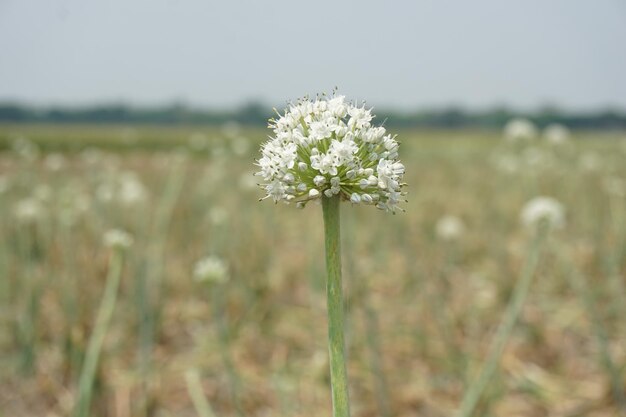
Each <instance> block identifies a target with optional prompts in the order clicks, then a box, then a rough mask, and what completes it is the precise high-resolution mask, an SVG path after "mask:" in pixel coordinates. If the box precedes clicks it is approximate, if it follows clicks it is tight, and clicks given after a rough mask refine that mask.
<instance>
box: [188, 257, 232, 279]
mask: <svg viewBox="0 0 626 417" xmlns="http://www.w3.org/2000/svg"><path fill="white" fill-rule="evenodd" d="M193 277H194V279H195V280H196V281H198V282H213V283H222V282H226V281H228V278H229V275H228V265H226V263H225V262H224V261H223V260H222V259H220V258H218V257H217V256H213V255H211V256H207V257H206V258H202V259H200V260H199V261H198V262H196V265H195V266H194V268H193Z"/></svg>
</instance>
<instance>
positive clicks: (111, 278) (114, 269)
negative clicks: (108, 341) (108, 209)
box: [74, 249, 123, 417]
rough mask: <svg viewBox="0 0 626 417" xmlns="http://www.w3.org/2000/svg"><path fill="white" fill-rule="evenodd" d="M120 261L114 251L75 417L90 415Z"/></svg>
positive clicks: (82, 376) (114, 295)
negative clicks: (94, 385)
mask: <svg viewBox="0 0 626 417" xmlns="http://www.w3.org/2000/svg"><path fill="white" fill-rule="evenodd" d="M122 260H123V255H122V250H121V249H114V251H113V255H112V257H111V263H110V266H109V273H108V276H107V280H106V284H105V285H106V286H105V289H104V294H103V296H102V301H101V302H100V307H99V309H98V314H97V316H96V323H95V326H94V329H93V333H92V334H91V338H90V339H89V345H88V346H87V353H86V355H85V362H84V364H83V368H82V370H81V374H80V379H79V382H78V402H77V404H76V408H75V410H74V416H76V417H87V416H89V414H90V413H89V408H90V405H91V397H92V393H93V384H94V380H95V376H96V369H97V368H98V361H99V359H100V351H101V350H102V345H103V343H104V338H105V336H106V333H107V330H108V328H109V323H110V322H111V317H112V316H113V310H114V308H115V303H116V300H117V290H118V288H119V286H120V278H121V275H122Z"/></svg>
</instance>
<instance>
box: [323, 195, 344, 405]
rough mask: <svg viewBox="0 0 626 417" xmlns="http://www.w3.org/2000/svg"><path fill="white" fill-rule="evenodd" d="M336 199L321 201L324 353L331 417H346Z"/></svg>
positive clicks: (337, 197)
mask: <svg viewBox="0 0 626 417" xmlns="http://www.w3.org/2000/svg"><path fill="white" fill-rule="evenodd" d="M339 203H340V200H339V196H333V197H330V198H328V197H322V209H323V212H324V235H325V242H326V272H327V281H326V297H327V303H328V351H329V354H330V385H331V390H332V399H333V417H349V416H350V405H349V401H348V375H347V372H346V349H345V342H344V324H343V323H344V319H343V295H342V284H341V250H340V249H341V245H340V237H339V236H340V233H339Z"/></svg>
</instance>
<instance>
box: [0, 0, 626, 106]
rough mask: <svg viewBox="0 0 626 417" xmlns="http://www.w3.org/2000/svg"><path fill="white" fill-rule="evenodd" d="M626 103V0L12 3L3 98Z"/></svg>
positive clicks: (1, 13) (2, 66)
mask: <svg viewBox="0 0 626 417" xmlns="http://www.w3.org/2000/svg"><path fill="white" fill-rule="evenodd" d="M334 86H338V87H339V90H340V92H341V93H343V94H345V95H347V96H348V97H350V98H352V99H365V100H367V103H368V104H369V105H372V106H374V107H379V108H380V107H386V108H388V107H394V108H402V109H417V108H425V107H430V106H446V105H461V106H465V107H468V108H470V109H471V108H484V107H488V106H492V105H495V104H501V103H504V104H508V105H511V106H514V107H517V108H521V109H531V108H534V107H536V106H539V105H542V104H547V103H550V104H558V105H560V106H562V107H565V108H567V109H572V110H584V109H594V108H599V107H607V106H616V107H619V108H621V109H626V1H624V0H588V1H582V0H524V1H519V0H517V1H508V0H476V1H462V0H458V1H446V0H432V1H409V0H405V1H393V0H390V1H380V0H378V1H374V0H358V1H357V0H351V1H339V0H336V1H328V0H316V1H306V2H304V1H297V0H289V1H287V0H277V1H261V0H256V1H255V0H246V1H244V0H240V1H235V0H231V1H210V0H0V101H6V100H18V101H21V102H26V103H34V104H40V105H50V104H69V105H71V104H94V103H102V102H120V101H124V102H127V103H130V104H137V105H160V104H167V103H171V102H173V101H175V100H176V101H181V102H186V103H188V104H190V105H194V106H203V107H208V106H210V107H222V106H229V107H230V106H236V105H239V104H242V103H245V102H246V101H247V100H249V99H258V100H263V101H265V102H267V103H269V104H276V105H280V104H283V103H284V102H285V101H286V100H288V99H296V98H298V97H299V96H302V95H304V94H306V93H312V94H314V93H316V92H324V91H327V92H329V91H330V90H332V88H333V87H334Z"/></svg>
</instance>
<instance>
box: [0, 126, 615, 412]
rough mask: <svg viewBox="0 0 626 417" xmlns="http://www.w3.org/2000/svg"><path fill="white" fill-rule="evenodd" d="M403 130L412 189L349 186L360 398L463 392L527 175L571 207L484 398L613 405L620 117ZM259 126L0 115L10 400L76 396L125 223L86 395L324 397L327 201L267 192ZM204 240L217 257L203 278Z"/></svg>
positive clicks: (504, 289) (230, 403) (125, 401)
mask: <svg viewBox="0 0 626 417" xmlns="http://www.w3.org/2000/svg"><path fill="white" fill-rule="evenodd" d="M391 130H392V131H393V129H391ZM396 133H398V134H399V136H398V139H399V140H400V141H401V143H402V145H401V148H400V157H401V160H402V162H403V163H404V164H405V166H406V167H407V174H406V177H405V179H406V180H407V182H408V183H409V188H408V190H409V195H408V200H409V202H408V204H406V205H405V206H404V207H405V208H406V213H401V214H397V215H395V216H391V215H387V214H385V213H383V212H380V211H377V210H373V209H372V208H369V207H356V206H355V207H351V205H350V204H348V203H346V204H343V206H342V212H343V214H342V239H343V248H342V249H343V256H344V274H345V278H344V279H345V286H346V296H347V298H348V300H347V317H348V333H347V341H348V351H349V367H348V372H349V376H350V387H351V393H352V403H353V404H352V405H353V413H354V415H355V416H363V417H366V416H450V415H452V414H453V412H454V410H455V409H457V407H458V405H459V401H460V399H461V397H462V394H463V392H464V391H465V390H466V388H467V387H468V385H469V384H471V383H472V381H473V379H474V378H475V376H476V374H477V371H478V369H479V367H480V365H481V363H482V362H483V360H484V358H485V356H486V350H487V348H488V345H489V342H490V341H491V338H492V336H493V333H494V329H495V328H496V326H497V325H498V323H499V322H500V320H501V318H502V314H503V312H504V310H505V307H506V305H507V303H508V300H509V296H510V293H511V290H512V288H513V286H514V284H515V282H516V281H517V279H518V277H519V275H520V273H521V270H522V268H523V265H524V263H525V259H526V257H527V255H528V247H529V244H530V241H531V239H532V234H531V233H529V232H528V230H525V229H524V228H523V226H522V225H521V224H520V211H521V208H522V206H523V205H524V203H526V202H527V201H528V200H529V199H531V198H533V197H536V196H538V195H545V196H551V197H554V198H556V199H557V200H559V201H560V202H561V203H562V204H563V205H564V207H565V213H566V223H565V226H564V227H563V228H562V229H560V230H556V231H555V232H554V233H553V234H552V235H551V237H550V240H549V242H548V244H547V246H546V247H545V248H544V249H545V250H544V251H543V252H542V254H541V257H540V264H539V268H538V270H537V272H536V276H535V279H534V281H533V285H532V287H531V292H530V295H529V298H528V301H527V303H526V304H525V306H524V309H523V313H522V316H521V319H520V322H519V324H518V326H517V327H516V330H515V332H514V335H513V337H512V338H511V340H510V342H509V344H508V346H507V348H506V350H505V352H504V356H503V358H502V361H501V366H500V368H499V370H498V372H497V374H496V377H495V378H494V380H493V381H492V382H491V383H490V384H489V388H488V391H487V393H486V395H485V397H484V398H483V400H482V401H481V402H480V404H479V408H478V411H477V413H476V414H475V415H477V416H478V415H480V416H555V417H556V416H559V417H561V416H562V417H566V416H571V417H574V416H616V415H619V414H618V413H619V401H623V395H624V393H623V392H622V393H621V394H619V393H618V395H616V393H615V391H614V389H613V388H614V386H615V384H616V381H620V380H621V383H622V387H623V383H624V367H625V366H626V326H625V324H624V319H623V317H624V316H625V314H626V303H625V302H624V300H625V298H624V296H625V294H626V291H625V283H624V276H625V274H626V163H625V162H626V136H624V133H623V132H619V131H615V132H610V131H606V132H603V131H587V132H586V131H575V132H574V133H573V134H572V137H571V138H568V140H566V141H562V142H561V141H556V142H554V141H553V142H550V141H549V140H546V139H545V138H543V137H538V138H536V139H534V140H529V141H522V142H519V141H518V142H507V141H505V140H503V138H502V134H501V133H500V132H496V131H487V130H470V129H464V130H463V129H458V130H436V131H434V130H433V131H428V130H415V129H413V130H408V129H407V130H399V131H397V132H396ZM267 134H268V131H267V130H264V129H261V128H247V127H242V126H240V125H238V124H236V123H228V124H224V125H222V126H217V127H211V128H206V127H201V126H189V127H173V126H154V125H146V126H141V125H129V126H123V125H101V126H98V125H84V126H81V125H28V124H4V125H1V126H0V236H1V239H0V288H1V291H0V294H1V295H2V297H1V300H0V309H1V310H0V311H1V314H0V320H1V321H2V323H1V325H0V350H1V351H2V352H3V354H2V355H1V358H0V361H1V364H0V415H2V416H31V415H41V416H66V415H71V413H72V409H73V407H74V405H75V401H76V395H77V379H78V375H79V373H80V369H81V364H82V363H83V359H84V354H85V350H86V346H87V342H88V339H89V337H90V334H91V332H92V330H93V326H94V321H95V314H96V310H97V306H98V304H99V303H100V299H101V297H102V293H103V289H104V284H105V279H106V274H107V271H108V268H109V259H110V256H111V249H109V248H106V247H105V246H104V245H103V235H104V234H105V232H106V231H107V230H109V229H112V228H118V229H123V230H126V231H128V232H129V233H130V234H131V235H132V236H133V238H134V244H133V245H132V246H131V247H130V248H129V249H128V250H127V251H126V256H125V262H124V269H123V274H122V283H121V288H120V293H119V298H118V302H117V305H116V308H115V311H114V315H113V319H112V322H111V327H110V329H109V331H108V333H107V336H106V339H105V344H104V348H103V351H102V357H101V361H100V364H99V366H98V369H97V377H96V389H95V395H94V404H93V415H98V416H116V417H125V416H195V415H198V410H197V409H196V407H194V405H193V402H192V399H191V398H192V397H193V395H194V392H195V393H196V394H197V393H198V392H201V394H202V396H203V397H204V398H206V400H207V401H208V404H210V408H211V409H212V412H213V413H214V415H216V416H312V415H320V414H326V413H327V412H328V411H327V410H329V404H330V392H329V381H328V363H327V347H326V310H325V289H324V285H325V284H324V282H325V281H324V264H323V236H322V218H321V208H320V207H319V206H316V205H310V206H309V207H307V208H306V209H304V210H297V209H296V208H295V207H293V206H287V205H283V204H279V205H277V206H275V205H274V204H272V203H271V202H270V201H263V202H258V201H257V200H258V199H259V198H260V197H262V196H263V192H262V191H261V190H260V189H258V187H256V185H255V183H256V181H255V177H253V175H252V174H253V172H254V170H255V167H254V159H255V158H256V157H258V154H257V152H258V148H259V145H260V143H261V142H262V141H264V140H265V138H266V136H267ZM446 217H447V218H448V226H447V227H446V226H442V218H446ZM451 217H453V218H454V219H456V220H454V221H452V222H450V221H449V219H450V218H451ZM443 223H445V221H443ZM450 223H454V224H455V225H456V226H454V225H453V226H450ZM207 256H213V257H214V258H215V259H218V260H220V261H221V262H222V263H223V265H224V266H225V267H226V271H221V272H220V274H221V275H220V278H223V280H221V281H220V280H214V281H213V282H206V281H204V282H200V281H198V280H196V279H194V267H195V265H196V263H197V262H198V261H199V260H201V259H203V258H205V257H207ZM581 280H582V282H584V283H586V285H587V287H588V292H587V295H585V296H583V294H581V292H580V291H577V289H576V288H577V287H576V283H579V284H580V282H581ZM585 303H588V304H587V306H586V305H585ZM589 303H590V304H589ZM590 305H591V306H592V308H591V309H590V308H589V306H590ZM607 358H608V360H607ZM616 375H617V376H616ZM620 395H621V397H620ZM205 412H207V411H206V410H205ZM206 415H211V414H210V411H209V414H206Z"/></svg>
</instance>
